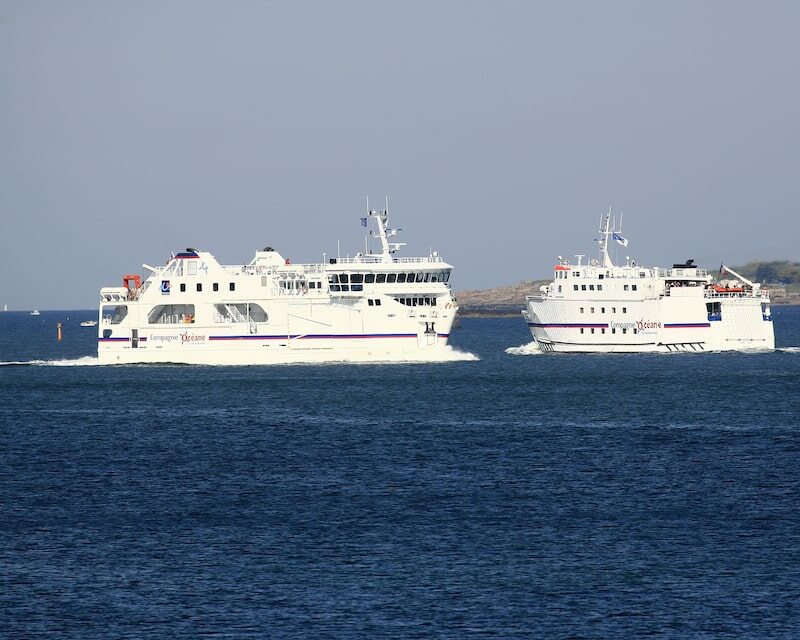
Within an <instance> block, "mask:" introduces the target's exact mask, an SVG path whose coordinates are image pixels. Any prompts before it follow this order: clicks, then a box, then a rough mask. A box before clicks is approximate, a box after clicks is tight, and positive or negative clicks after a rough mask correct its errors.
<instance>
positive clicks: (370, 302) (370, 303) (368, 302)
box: [367, 298, 375, 307]
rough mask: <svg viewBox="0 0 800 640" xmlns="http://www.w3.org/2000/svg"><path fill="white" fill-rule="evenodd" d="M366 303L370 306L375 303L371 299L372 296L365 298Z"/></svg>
mask: <svg viewBox="0 0 800 640" xmlns="http://www.w3.org/2000/svg"><path fill="white" fill-rule="evenodd" d="M367 304H368V305H369V306H370V307H371V306H372V305H373V304H375V303H374V302H373V301H372V298H369V299H368V300H367Z"/></svg>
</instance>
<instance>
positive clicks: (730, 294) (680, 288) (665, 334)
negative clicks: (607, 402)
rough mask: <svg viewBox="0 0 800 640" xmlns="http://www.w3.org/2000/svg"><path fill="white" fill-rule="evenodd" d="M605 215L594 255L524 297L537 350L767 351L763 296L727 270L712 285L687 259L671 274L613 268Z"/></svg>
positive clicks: (771, 340) (563, 265)
mask: <svg viewBox="0 0 800 640" xmlns="http://www.w3.org/2000/svg"><path fill="white" fill-rule="evenodd" d="M610 218H611V215H610V213H609V215H607V216H606V217H605V223H604V224H603V225H601V228H600V236H601V237H600V238H599V239H598V240H597V242H598V244H599V247H600V258H599V259H591V260H589V261H588V263H587V264H584V263H583V258H584V256H576V258H577V264H570V262H569V261H568V260H564V259H563V258H561V257H560V256H559V259H558V264H557V265H556V266H555V269H554V279H553V282H552V283H551V284H549V285H545V286H542V288H541V294H540V295H534V296H528V298H527V308H526V309H525V311H523V312H522V315H523V317H524V318H525V320H526V321H527V323H528V327H529V328H530V330H531V333H532V334H533V337H534V339H535V341H536V343H537V345H538V346H539V348H540V349H541V350H542V351H572V352H647V351H653V352H665V351H734V350H745V349H774V348H775V335H774V332H773V328H772V314H771V311H770V300H769V292H768V291H765V290H763V289H762V288H761V285H760V284H759V283H757V282H751V281H750V280H748V279H747V278H745V277H743V276H741V275H739V274H738V273H736V272H735V271H733V270H732V269H730V268H727V267H721V270H720V271H721V273H723V272H727V273H728V274H730V275H731V276H733V277H734V278H735V279H734V280H723V281H720V282H718V283H717V282H714V279H713V277H712V276H711V275H710V274H709V273H708V272H707V271H706V270H705V269H700V268H698V267H697V265H695V264H694V261H693V260H687V261H686V262H684V263H681V264H674V265H673V267H672V268H671V269H659V268H655V267H653V268H651V267H641V266H639V265H637V264H636V262H635V261H632V260H630V259H626V263H625V265H624V266H617V265H615V264H614V263H613V261H612V259H611V255H610V252H609V246H608V245H609V239H613V240H614V241H616V242H617V243H619V244H621V245H623V246H627V245H628V240H627V238H625V237H624V236H623V235H622V233H621V231H620V230H617V229H614V228H612V224H611V220H610Z"/></svg>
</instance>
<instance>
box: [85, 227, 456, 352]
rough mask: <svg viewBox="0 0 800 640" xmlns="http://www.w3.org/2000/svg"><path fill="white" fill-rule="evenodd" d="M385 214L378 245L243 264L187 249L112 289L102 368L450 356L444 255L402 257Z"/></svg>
mask: <svg viewBox="0 0 800 640" xmlns="http://www.w3.org/2000/svg"><path fill="white" fill-rule="evenodd" d="M387 218H388V213H387V212H386V211H382V212H375V211H371V212H369V215H368V217H367V218H362V224H363V225H364V226H366V225H367V221H368V220H369V219H372V220H373V221H374V222H375V224H376V225H377V227H378V232H377V238H378V239H379V240H380V241H381V247H382V248H381V252H380V253H377V254H373V253H368V254H358V255H357V256H355V257H354V258H349V257H348V258H340V257H337V258H334V259H331V260H329V261H328V262H327V263H324V264H293V263H292V262H291V261H290V260H288V259H285V258H284V257H283V256H281V255H280V254H279V253H278V252H276V251H275V250H274V249H272V248H270V247H266V248H264V249H263V250H262V251H258V252H256V255H255V257H254V258H253V260H252V261H251V262H250V263H249V264H245V265H228V266H226V265H222V264H220V263H219V262H217V260H216V259H215V258H214V256H213V255H212V254H210V253H208V252H206V251H197V250H195V249H187V250H186V252H182V253H179V254H177V255H173V256H171V257H170V259H168V260H167V263H166V265H165V266H163V267H150V266H147V265H145V268H147V269H148V270H149V271H150V272H151V275H150V276H149V277H148V278H147V279H146V280H145V281H144V282H143V283H142V282H141V281H140V276H138V275H135V274H134V275H126V276H123V283H124V286H123V287H104V288H103V289H102V290H101V292H100V293H101V302H100V308H99V316H98V324H99V326H98V328H97V331H98V336H97V339H98V359H99V361H100V364H139V363H182V364H209V365H261V364H285V363H316V362H369V361H371V362H384V361H437V360H447V359H452V353H453V352H452V350H451V349H450V348H449V347H447V339H448V337H449V335H450V329H451V328H452V326H453V321H454V320H455V315H456V312H457V309H458V308H457V306H456V303H455V300H454V299H453V297H452V295H451V293H450V286H449V285H448V284H447V283H448V281H449V279H450V271H451V268H452V267H451V266H450V265H449V264H447V263H446V262H444V261H443V260H442V259H441V258H440V257H439V255H438V254H437V253H434V252H432V253H431V255H429V256H426V257H420V258H398V257H395V256H394V253H395V251H396V250H397V249H398V248H399V247H400V246H401V244H402V243H390V242H389V241H388V239H387V238H389V237H392V236H394V235H395V234H396V232H397V231H398V230H396V229H390V228H388V227H387V226H386V221H387Z"/></svg>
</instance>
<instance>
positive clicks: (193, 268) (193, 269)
mask: <svg viewBox="0 0 800 640" xmlns="http://www.w3.org/2000/svg"><path fill="white" fill-rule="evenodd" d="M186 273H187V274H188V275H190V276H196V275H197V261H196V260H187V261H186Z"/></svg>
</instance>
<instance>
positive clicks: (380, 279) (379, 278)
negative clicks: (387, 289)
mask: <svg viewBox="0 0 800 640" xmlns="http://www.w3.org/2000/svg"><path fill="white" fill-rule="evenodd" d="M375 282H376V283H377V284H383V283H384V282H386V274H385V273H379V274H378V275H377V276H375Z"/></svg>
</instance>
